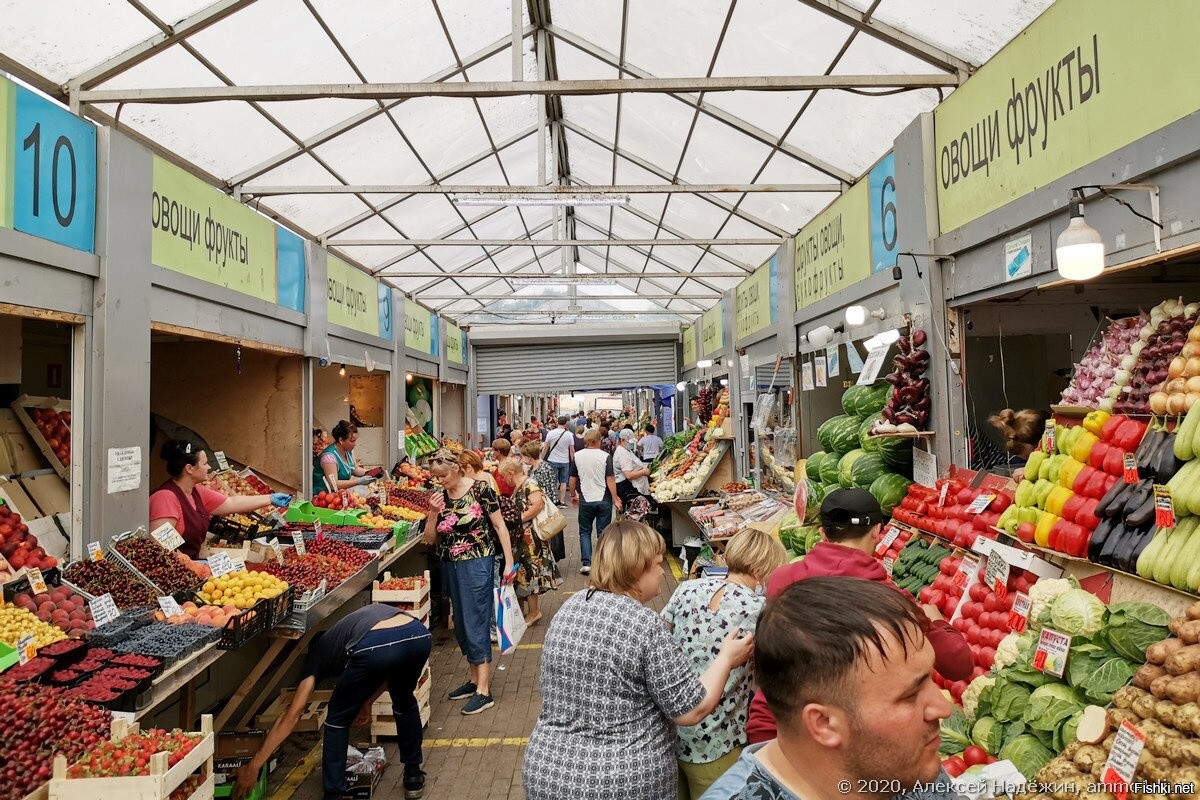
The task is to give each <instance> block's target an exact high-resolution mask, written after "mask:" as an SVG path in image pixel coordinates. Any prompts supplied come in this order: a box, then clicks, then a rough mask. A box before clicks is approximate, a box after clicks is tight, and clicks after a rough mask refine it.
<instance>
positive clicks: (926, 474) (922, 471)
mask: <svg viewBox="0 0 1200 800" xmlns="http://www.w3.org/2000/svg"><path fill="white" fill-rule="evenodd" d="M913 480H914V481H916V482H917V483H919V484H921V485H922V486H928V487H929V488H930V489H932V488H934V487H935V486H937V456H935V455H934V454H933V453H927V452H925V451H924V450H922V449H921V448H919V447H914V448H913ZM947 485H948V484H947ZM943 488H945V487H944V486H943Z"/></svg>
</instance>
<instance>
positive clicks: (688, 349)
mask: <svg viewBox="0 0 1200 800" xmlns="http://www.w3.org/2000/svg"><path fill="white" fill-rule="evenodd" d="M683 363H684V366H691V365H692V364H695V363H696V328H695V327H694V326H688V327H686V328H684V329H683Z"/></svg>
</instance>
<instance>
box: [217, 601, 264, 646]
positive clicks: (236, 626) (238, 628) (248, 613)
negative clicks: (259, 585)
mask: <svg viewBox="0 0 1200 800" xmlns="http://www.w3.org/2000/svg"><path fill="white" fill-rule="evenodd" d="M270 602H271V601H270V600H259V601H258V602H257V603H255V604H254V606H253V607H252V608H248V609H246V610H245V611H243V612H242V613H240V614H238V615H237V616H236V617H234V618H233V619H231V620H229V621H228V622H226V623H225V627H223V628H221V638H220V639H219V640H218V641H217V649H218V650H237V649H238V648H239V647H241V646H242V645H244V644H246V642H248V641H250V640H251V639H253V638H254V637H255V636H257V635H258V634H260V633H262V632H263V631H265V630H267V621H268V615H269V614H270V605H269V604H270Z"/></svg>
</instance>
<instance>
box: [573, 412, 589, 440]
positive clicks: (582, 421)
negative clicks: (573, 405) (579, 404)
mask: <svg viewBox="0 0 1200 800" xmlns="http://www.w3.org/2000/svg"><path fill="white" fill-rule="evenodd" d="M572 424H574V426H575V427H576V428H578V427H580V426H583V428H584V429H586V428H587V426H588V415H587V414H584V413H583V412H582V411H581V412H579V416H578V417H576V418H575V422H574V423H572ZM576 433H580V432H579V431H576ZM580 435H581V436H582V435H583V434H582V433H580Z"/></svg>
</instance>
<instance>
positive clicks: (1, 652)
mask: <svg viewBox="0 0 1200 800" xmlns="http://www.w3.org/2000/svg"><path fill="white" fill-rule="evenodd" d="M20 660H21V656H20V654H18V653H17V648H15V647H9V646H8V645H7V644H5V643H4V642H0V672H3V671H4V670H6V669H8V668H9V667H11V666H12V665H13V664H16V663H17V662H18V661H20Z"/></svg>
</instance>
